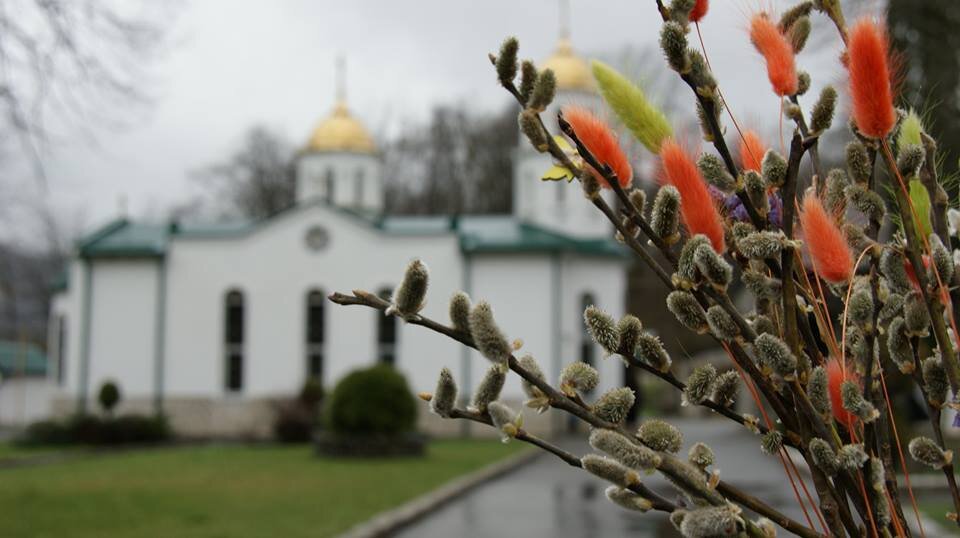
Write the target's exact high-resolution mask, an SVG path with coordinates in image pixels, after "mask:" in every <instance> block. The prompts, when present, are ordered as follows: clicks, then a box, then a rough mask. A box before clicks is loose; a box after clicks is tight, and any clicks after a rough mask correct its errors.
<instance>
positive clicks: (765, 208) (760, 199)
mask: <svg viewBox="0 0 960 538" xmlns="http://www.w3.org/2000/svg"><path fill="white" fill-rule="evenodd" d="M768 187H769V185H767V182H766V181H764V179H763V176H761V175H760V174H759V173H757V172H755V171H753V170H747V171H745V172H743V188H744V190H745V191H747V196H749V197H750V201H751V202H752V203H753V207H755V208H757V211H759V212H760V213H761V214H762V215H766V214H767V213H768V212H769V211H770V201H769V200H770V199H769V198H768V197H767V188H768Z"/></svg>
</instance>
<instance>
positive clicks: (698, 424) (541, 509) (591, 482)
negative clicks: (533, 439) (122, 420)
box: [397, 420, 812, 538]
mask: <svg viewBox="0 0 960 538" xmlns="http://www.w3.org/2000/svg"><path fill="white" fill-rule="evenodd" d="M673 422H674V424H676V425H677V426H678V427H679V428H680V430H681V431H682V432H683V434H684V438H685V439H684V440H685V442H684V445H685V446H684V450H686V449H687V448H688V447H689V446H691V445H692V444H694V443H695V442H697V441H705V442H707V443H708V444H709V445H710V446H711V447H712V448H713V449H714V452H715V453H716V455H717V462H718V463H717V466H716V468H718V469H720V471H721V476H722V477H723V478H724V479H726V480H730V479H733V483H735V484H736V485H738V486H740V487H742V488H743V489H745V490H747V491H749V492H750V493H751V494H753V495H755V496H757V497H759V498H760V499H762V500H764V501H765V502H767V503H770V504H773V505H775V506H777V507H778V508H780V509H782V510H783V511H784V512H785V513H787V514H788V515H790V516H791V517H794V518H796V519H798V520H799V521H804V520H803V519H802V518H803V514H802V512H801V511H800V509H799V506H797V502H796V500H795V499H794V496H793V491H792V489H791V488H790V483H789V481H787V479H786V477H785V476H784V473H783V468H782V466H781V464H780V461H779V459H777V458H775V457H773V456H767V455H765V454H763V453H762V452H761V451H760V440H759V437H756V436H752V435H750V434H748V433H746V432H745V431H743V430H739V431H738V430H736V429H734V428H731V427H730V426H731V424H730V423H729V422H726V421H720V420H704V421H701V420H676V421H673ZM563 444H564V446H565V448H567V449H569V450H571V451H573V452H575V453H577V454H583V453H585V452H587V450H588V447H587V446H586V443H585V442H584V441H582V440H569V441H566V442H564V443H563ZM798 465H799V464H798ZM645 480H646V483H647V484H648V485H650V486H651V487H652V488H654V489H655V490H657V491H659V492H664V493H666V494H667V496H668V498H669V497H670V496H672V489H670V487H669V486H668V485H667V484H666V483H665V481H664V480H663V479H661V478H660V477H659V476H650V477H648V478H646V479H645ZM605 488H606V484H605V483H603V482H601V481H600V480H599V479H595V478H593V477H591V476H590V475H588V474H586V473H584V472H583V471H581V470H579V469H574V468H571V467H568V466H566V465H565V464H563V462H561V461H560V460H558V459H556V458H554V457H552V456H550V455H544V456H542V457H540V458H539V459H537V460H535V461H534V462H533V463H531V464H530V465H528V466H526V467H523V468H521V469H518V470H516V471H514V472H512V473H510V474H509V475H507V476H505V477H503V478H500V479H498V480H496V481H494V482H492V483H490V484H488V485H485V486H482V487H480V488H479V489H477V490H475V491H473V492H471V493H469V494H467V495H466V496H464V497H463V498H462V499H460V500H457V501H455V502H453V503H451V504H449V505H447V506H446V507H444V508H442V509H440V510H439V511H437V512H436V513H434V514H431V515H429V516H427V517H426V518H424V519H423V520H421V521H419V522H417V523H415V524H414V525H412V526H410V527H408V528H406V529H404V530H403V531H402V532H400V533H399V534H398V535H397V536H400V537H403V538H434V537H436V538H449V537H450V536H457V537H462V538H504V537H506V536H513V537H523V538H541V537H542V538H555V537H556V536H564V537H565V538H579V537H583V538H588V537H591V538H592V537H596V536H604V537H605V538H610V537H614V538H616V537H620V536H623V537H626V536H630V537H654V536H656V537H666V536H676V534H675V533H674V531H673V529H672V527H671V526H670V523H669V522H667V521H666V519H665V516H663V515H659V514H653V513H648V514H639V513H631V512H627V511H626V510H622V509H620V508H617V507H616V506H614V505H613V504H612V503H610V502H609V501H607V499H606V498H605V497H604V495H603V490H604V489H605ZM811 492H812V489H811ZM811 515H812V514H811Z"/></svg>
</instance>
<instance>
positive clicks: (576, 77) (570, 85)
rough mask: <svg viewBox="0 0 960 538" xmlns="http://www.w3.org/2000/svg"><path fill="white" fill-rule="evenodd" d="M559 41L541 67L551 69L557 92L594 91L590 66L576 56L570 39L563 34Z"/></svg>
mask: <svg viewBox="0 0 960 538" xmlns="http://www.w3.org/2000/svg"><path fill="white" fill-rule="evenodd" d="M563 34H564V35H561V37H560V41H559V42H557V48H556V50H554V51H553V54H552V55H551V56H550V57H549V58H547V61H546V62H544V64H543V67H544V68H547V69H552V70H553V74H554V75H556V77H557V89H558V90H570V91H580V92H592V91H594V85H593V73H591V71H590V66H589V65H588V64H587V62H586V61H584V59H583V58H581V57H579V56H577V55H576V53H575V52H574V51H573V46H572V45H571V44H570V39H569V38H568V37H567V36H566V35H565V34H566V32H563Z"/></svg>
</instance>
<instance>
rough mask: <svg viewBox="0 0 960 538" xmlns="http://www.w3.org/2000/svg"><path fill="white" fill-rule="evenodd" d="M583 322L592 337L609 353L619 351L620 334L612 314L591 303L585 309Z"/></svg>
mask: <svg viewBox="0 0 960 538" xmlns="http://www.w3.org/2000/svg"><path fill="white" fill-rule="evenodd" d="M583 323H584V325H586V327H587V332H588V333H589V334H590V337H591V338H593V341H594V342H596V343H597V344H598V345H599V346H600V347H602V348H603V350H604V352H606V354H607V355H611V354H613V353H616V352H617V350H618V349H619V348H620V334H619V333H618V332H617V324H616V322H615V321H614V320H613V317H612V316H611V315H610V314H607V313H606V312H604V311H603V310H600V309H599V308H597V307H596V306H593V305H590V306H588V307H587V308H586V309H585V310H584V311H583Z"/></svg>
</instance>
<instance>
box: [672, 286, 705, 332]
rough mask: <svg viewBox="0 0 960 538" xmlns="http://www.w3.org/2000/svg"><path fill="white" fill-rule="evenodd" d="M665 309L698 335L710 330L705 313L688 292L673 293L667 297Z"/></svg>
mask: <svg viewBox="0 0 960 538" xmlns="http://www.w3.org/2000/svg"><path fill="white" fill-rule="evenodd" d="M667 309H669V310H670V312H672V313H673V315H674V316H676V317H677V320H678V321H679V322H680V323H681V324H683V326H684V327H686V328H688V329H690V330H691V331H694V332H696V333H699V334H704V333H706V332H707V331H709V330H710V327H709V325H708V324H707V313H706V312H704V310H703V307H702V306H700V303H699V302H697V299H696V297H694V296H693V294H692V293H690V292H688V291H673V292H670V294H669V295H667Z"/></svg>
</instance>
